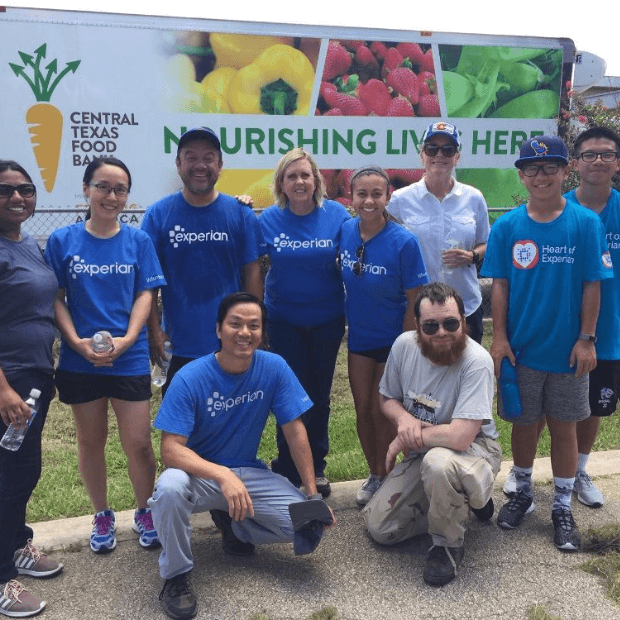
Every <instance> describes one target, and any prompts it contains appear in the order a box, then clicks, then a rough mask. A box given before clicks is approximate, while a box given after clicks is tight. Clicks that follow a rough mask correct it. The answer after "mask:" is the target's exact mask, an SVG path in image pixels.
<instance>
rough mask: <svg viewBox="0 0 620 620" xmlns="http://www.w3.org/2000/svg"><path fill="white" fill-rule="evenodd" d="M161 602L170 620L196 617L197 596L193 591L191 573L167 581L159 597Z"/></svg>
mask: <svg viewBox="0 0 620 620" xmlns="http://www.w3.org/2000/svg"><path fill="white" fill-rule="evenodd" d="M159 602H160V603H161V606H162V607H163V609H164V612H166V615H167V616H168V617H169V618H174V620H184V619H185V618H193V617H194V616H195V615H196V608H197V607H198V604H197V602H196V596H195V594H194V592H193V590H192V584H191V582H190V578H189V573H183V574H182V575H177V576H176V577H173V578H172V579H166V582H165V583H164V587H163V589H162V591H161V594H160V595H159Z"/></svg>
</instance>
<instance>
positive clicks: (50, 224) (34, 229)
mask: <svg viewBox="0 0 620 620" xmlns="http://www.w3.org/2000/svg"><path fill="white" fill-rule="evenodd" d="M261 211H262V209H255V212H256V213H257V214H260V212H261ZM506 211H510V208H499V207H492V208H489V214H490V215H491V219H492V220H495V219H496V218H497V217H499V216H500V215H501V214H502V213H505V212H506ZM145 212H146V209H125V210H124V211H123V212H122V213H121V214H120V216H119V220H120V221H121V222H122V223H123V224H129V225H130V226H135V227H136V228H139V227H140V225H141V224H142V217H143V216H144V213H145ZM85 217H86V208H73V209H37V210H36V212H35V214H34V216H33V217H32V218H30V219H29V220H27V221H26V222H24V224H23V228H24V230H26V232H27V233H28V234H29V235H31V236H33V237H34V238H35V239H36V240H37V242H38V243H39V245H40V246H41V247H42V248H43V249H45V245H46V244H47V239H48V237H49V236H50V235H51V234H52V232H53V231H54V230H56V229H57V228H60V227H61V226H68V225H69V224H74V223H75V222H82V221H84V219H85ZM480 289H481V290H482V307H483V310H484V316H485V318H490V316H491V280H490V278H480Z"/></svg>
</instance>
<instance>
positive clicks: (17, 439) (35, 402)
mask: <svg viewBox="0 0 620 620" xmlns="http://www.w3.org/2000/svg"><path fill="white" fill-rule="evenodd" d="M40 396H41V391H40V390H37V389H36V388H32V389H31V390H30V396H29V398H28V400H27V401H26V404H27V405H28V406H29V407H30V415H31V416H32V417H31V418H30V420H29V421H28V426H23V427H21V428H19V427H17V426H15V425H14V424H12V423H11V424H9V427H8V428H7V429H6V432H5V433H4V436H3V437H2V440H1V441H0V446H2V447H3V448H6V449H7V450H10V451H11V452H16V451H17V450H19V447H20V446H21V445H22V442H23V441H24V437H25V436H26V433H27V432H28V429H29V428H30V425H31V424H32V423H33V421H34V418H35V416H36V415H37V412H38V411H39V397H40Z"/></svg>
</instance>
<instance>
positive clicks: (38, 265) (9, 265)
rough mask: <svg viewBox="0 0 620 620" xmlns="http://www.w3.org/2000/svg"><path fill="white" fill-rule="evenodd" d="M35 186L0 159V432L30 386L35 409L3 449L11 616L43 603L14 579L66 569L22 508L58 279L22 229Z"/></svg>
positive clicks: (49, 387) (45, 393)
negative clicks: (38, 541) (36, 539)
mask: <svg viewBox="0 0 620 620" xmlns="http://www.w3.org/2000/svg"><path fill="white" fill-rule="evenodd" d="M36 199H37V192H36V188H35V186H34V185H33V183H32V179H31V178H30V175H29V174H28V173H27V172H26V171H25V170H24V168H22V167H21V166H20V165H19V164H18V163H17V162H14V161H11V160H0V300H1V301H0V437H3V436H4V434H5V433H6V431H7V428H8V427H9V426H10V425H11V424H14V425H16V426H23V425H26V424H27V423H28V419H29V418H30V407H29V406H28V405H27V404H26V400H27V399H28V397H29V394H30V391H31V390H32V389H33V388H34V389H36V390H39V392H40V396H39V398H38V404H39V408H38V413H37V415H36V417H35V418H34V420H33V421H32V423H31V425H30V428H29V429H28V432H27V433H26V436H25V438H24V440H23V442H22V444H21V446H20V447H19V448H18V449H17V450H16V451H11V450H8V449H6V448H3V447H0V599H1V600H2V608H3V610H6V612H7V613H8V615H12V616H17V617H28V616H33V615H35V614H37V613H39V612H40V611H41V610H42V609H43V608H44V607H45V602H43V601H40V600H39V599H37V598H36V597H35V596H33V595H32V594H31V593H30V592H28V590H26V589H25V588H24V586H23V585H22V584H21V583H20V582H19V581H17V580H16V577H17V576H18V575H29V576H31V577H51V576H52V575H55V574H57V573H59V572H60V571H61V570H62V568H63V566H62V564H59V563H58V562H56V561H55V560H54V559H53V558H51V557H48V556H47V555H45V554H44V553H42V552H41V551H40V550H39V549H37V548H36V547H35V546H34V545H33V544H32V538H33V531H32V529H31V528H30V527H28V526H27V525H26V506H27V504H28V500H29V499H30V496H31V494H32V492H33V491H34V488H35V487H36V486H37V482H38V481H39V477H40V475H41V432H42V430H43V425H44V424H45V418H46V416H47V410H48V407H49V403H50V400H51V399H52V397H53V394H54V383H53V378H54V361H53V358H52V345H53V343H54V336H55V333H56V328H55V326H54V312H53V309H52V305H53V302H54V298H55V297H56V292H57V290H58V282H57V281H56V276H55V275H54V272H53V271H52V269H51V268H50V267H49V265H48V264H47V263H46V262H45V259H44V258H43V253H42V252H41V249H40V248H39V246H38V245H37V242H36V241H35V240H34V239H33V238H32V237H31V236H29V235H28V233H27V232H25V231H22V224H23V223H24V222H25V221H26V220H27V219H28V218H29V217H31V216H32V215H33V214H34V210H35V203H36Z"/></svg>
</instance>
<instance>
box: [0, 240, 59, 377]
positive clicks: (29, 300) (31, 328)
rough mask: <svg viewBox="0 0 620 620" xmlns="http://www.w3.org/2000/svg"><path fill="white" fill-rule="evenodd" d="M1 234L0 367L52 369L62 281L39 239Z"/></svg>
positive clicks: (9, 371) (7, 371) (8, 369)
mask: <svg viewBox="0 0 620 620" xmlns="http://www.w3.org/2000/svg"><path fill="white" fill-rule="evenodd" d="M22 235H23V236H22V240H21V241H11V240H9V239H6V238H5V237H1V236H0V334H1V336H0V368H2V371H3V372H4V374H5V375H10V374H12V373H16V372H20V371H22V370H27V369H28V370H32V369H36V370H42V371H44V372H49V373H52V372H53V371H54V370H53V369H54V365H53V359H52V344H53V342H54V337H55V334H56V327H55V324H54V311H53V308H52V305H53V302H54V298H55V296H56V291H57V290H58V281H57V280H56V276H55V275H54V271H53V270H52V268H51V267H50V266H49V265H48V264H47V263H46V262H45V259H44V258H43V254H42V252H41V250H40V248H39V246H38V245H37V242H36V241H35V240H34V239H33V238H32V237H30V236H29V235H28V234H27V233H22Z"/></svg>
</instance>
